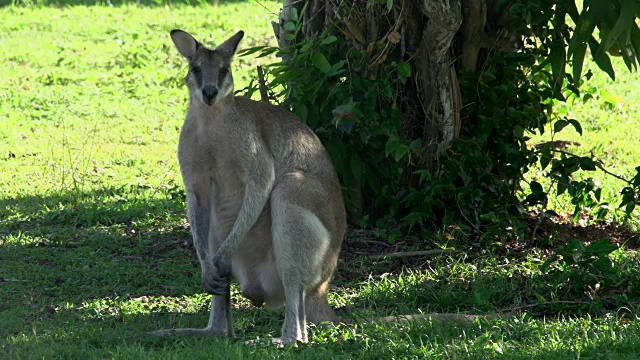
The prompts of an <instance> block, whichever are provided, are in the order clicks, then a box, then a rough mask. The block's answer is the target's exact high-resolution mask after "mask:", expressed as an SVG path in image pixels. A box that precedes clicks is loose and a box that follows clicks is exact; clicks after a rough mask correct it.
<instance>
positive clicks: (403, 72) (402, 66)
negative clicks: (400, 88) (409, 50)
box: [396, 61, 411, 79]
mask: <svg viewBox="0 0 640 360" xmlns="http://www.w3.org/2000/svg"><path fill="white" fill-rule="evenodd" d="M396 68H397V69H398V75H399V76H400V77H402V78H405V79H407V78H409V77H411V65H409V63H406V62H404V61H401V62H399V63H398V65H396Z"/></svg>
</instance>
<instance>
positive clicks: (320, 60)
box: [311, 51, 331, 74]
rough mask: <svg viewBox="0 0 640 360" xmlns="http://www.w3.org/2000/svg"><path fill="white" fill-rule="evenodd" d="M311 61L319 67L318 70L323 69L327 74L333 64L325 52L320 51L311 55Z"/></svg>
mask: <svg viewBox="0 0 640 360" xmlns="http://www.w3.org/2000/svg"><path fill="white" fill-rule="evenodd" d="M311 63H312V64H313V66H315V67H316V68H318V70H320V71H322V72H323V73H325V74H327V73H328V72H329V71H330V70H331V64H329V61H328V60H327V58H326V57H325V56H324V54H322V53H321V52H319V51H317V52H315V53H313V56H312V57H311Z"/></svg>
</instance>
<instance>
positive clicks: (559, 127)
mask: <svg viewBox="0 0 640 360" xmlns="http://www.w3.org/2000/svg"><path fill="white" fill-rule="evenodd" d="M567 125H569V122H568V121H567V120H562V119H560V120H558V121H556V122H555V123H553V131H554V132H556V133H559V132H560V131H562V129H564V128H565V127H566V126H567Z"/></svg>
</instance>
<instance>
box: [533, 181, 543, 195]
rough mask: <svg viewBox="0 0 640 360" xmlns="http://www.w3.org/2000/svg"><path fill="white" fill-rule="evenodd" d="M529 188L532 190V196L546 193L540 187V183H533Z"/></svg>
mask: <svg viewBox="0 0 640 360" xmlns="http://www.w3.org/2000/svg"><path fill="white" fill-rule="evenodd" d="M529 188H530V189H531V193H532V194H536V195H537V194H542V193H544V190H543V189H542V185H540V183H539V182H537V181H532V182H531V184H529Z"/></svg>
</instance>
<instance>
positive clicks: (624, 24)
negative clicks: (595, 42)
mask: <svg viewBox="0 0 640 360" xmlns="http://www.w3.org/2000/svg"><path fill="white" fill-rule="evenodd" d="M635 16H636V0H624V1H623V2H622V9H621V10H620V16H619V17H618V20H617V21H616V23H615V25H613V28H612V29H611V31H610V32H609V34H608V35H607V37H606V39H604V41H603V43H602V51H603V52H604V51H607V50H609V49H611V47H612V46H613V45H614V44H615V43H616V41H618V39H619V38H620V37H621V36H622V35H623V33H624V32H628V31H630V30H631V25H632V24H633V21H634V19H635ZM623 52H624V51H623Z"/></svg>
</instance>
